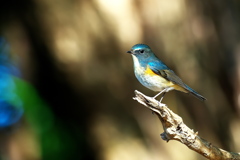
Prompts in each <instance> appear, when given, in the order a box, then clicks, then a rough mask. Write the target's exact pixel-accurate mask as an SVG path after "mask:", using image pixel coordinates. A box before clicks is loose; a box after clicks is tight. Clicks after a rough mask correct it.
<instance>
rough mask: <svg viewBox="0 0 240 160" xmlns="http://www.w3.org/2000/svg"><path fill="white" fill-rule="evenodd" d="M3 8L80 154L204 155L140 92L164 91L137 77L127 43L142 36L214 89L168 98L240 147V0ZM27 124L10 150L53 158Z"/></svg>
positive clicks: (191, 120) (206, 134)
mask: <svg viewBox="0 0 240 160" xmlns="http://www.w3.org/2000/svg"><path fill="white" fill-rule="evenodd" d="M0 14H1V15H0V22H1V23H0V24H1V26H0V29H1V33H2V35H4V36H5V37H6V38H7V40H8V41H9V43H10V45H11V49H12V52H13V53H15V54H17V55H19V57H20V65H21V70H22V72H23V77H24V79H25V80H26V81H28V82H30V83H31V84H32V85H33V86H34V87H35V88H36V89H37V91H38V93H39V94H40V96H41V98H42V99H43V100H44V101H46V103H47V104H48V105H49V107H50V109H51V111H52V112H53V114H54V116H55V118H56V121H57V123H60V125H62V129H63V130H68V131H69V132H68V133H69V134H70V135H71V137H72V140H71V141H73V142H74V146H75V147H74V148H75V149H74V150H72V152H71V153H70V154H69V155H71V158H72V159H73V158H76V159H96V160H118V159H121V160H122V159H124V160H135V159H138V160H148V159H151V160H155V159H156V160H165V159H168V160H186V159H196V160H201V159H204V158H203V157H201V156H200V155H198V154H197V153H195V152H193V151H191V150H189V149H188V148H187V147H185V146H184V145H182V144H180V143H179V142H175V141H170V142H169V143H166V142H164V141H163V140H161V138H160V133H161V132H163V130H162V128H161V124H160V122H159V121H158V119H157V118H156V116H155V115H153V114H152V113H151V111H149V110H147V109H146V108H144V107H142V106H141V105H140V104H138V103H137V102H136V101H134V100H133V99H132V97H133V96H134V90H135V89H137V90H139V91H141V92H143V93H144V94H146V95H149V96H153V95H155V94H156V93H154V92H153V91H150V90H148V89H146V88H145V87H143V86H141V84H140V83H139V82H138V81H137V80H136V78H135V77H134V73H133V64H132V58H131V56H130V55H128V54H127V53H126V51H128V50H129V49H130V48H131V47H132V46H133V45H134V44H136V43H146V44H148V45H149V46H150V47H151V48H152V50H153V51H154V52H155V54H156V55H157V56H158V57H159V58H161V60H162V61H163V62H165V63H166V64H167V65H168V66H169V67H170V68H171V69H172V70H174V71H175V72H176V73H177V75H178V76H179V77H181V79H182V80H183V81H184V82H185V83H186V84H188V85H189V86H190V87H192V88H193V89H194V90H196V91H198V92H199V93H200V94H202V95H203V96H204V97H206V98H207V101H205V102H201V101H199V100H198V99H196V98H194V97H192V96H190V95H187V94H183V93H180V92H175V91H173V92H170V93H168V94H166V96H165V98H164V100H163V102H164V103H166V104H167V105H168V106H169V107H170V108H171V109H172V110H173V111H175V112H176V113H177V114H179V115H180V116H181V117H182V118H183V120H184V122H185V123H186V124H187V125H188V126H189V127H191V128H193V129H194V130H195V131H198V132H199V135H200V136H201V137H203V138H204V139H207V140H208V141H210V142H212V143H213V144H214V145H217V146H219V147H221V148H223V149H225V150H229V151H233V152H237V151H238V152H239V151H240V143H239V142H240V139H239V135H240V125H239V123H240V121H239V115H240V83H239V82H240V45H239V44H240V43H239V37H240V30H239V28H240V23H239V22H240V19H239V17H240V3H239V1H234V0H233V1H224V0H221V1H217V0H213V1H208V0H201V1H200V0H198V1H190V0H168V1H165V0H150V1H143V0H136V1H133V0H115V1H111V0H93V1H88V0H58V1H56V0H22V1H17V0H9V1H7V0H5V1H2V2H1V5H0ZM39 116H43V117H44V115H39ZM25 129H26V130H25ZM27 130H28V128H27V127H25V128H24V129H22V130H21V131H19V132H16V134H15V135H14V137H12V139H14V138H15V139H16V137H18V138H17V139H21V140H19V141H16V142H15V143H17V144H15V145H12V146H15V148H14V149H11V147H10V149H11V150H15V152H10V151H8V152H7V153H8V154H9V155H8V156H9V157H15V158H12V159H14V160H26V159H44V156H43V155H42V154H41V150H40V149H39V148H41V147H39V146H38V145H39V144H38V139H37V138H36V136H35V135H34V132H31V131H30V132H29V133H28V134H29V135H31V136H30V138H29V137H26V136H22V137H21V133H23V132H28V131H27ZM24 138H25V139H31V140H28V141H24ZM10 139H11V138H10ZM9 141H10V142H11V143H14V141H13V140H12V141H11V140H9ZM10 142H9V143H10ZM25 142H29V143H34V146H35V148H34V149H32V150H31V151H28V150H27V149H24V146H25V145H24V144H23V143H25ZM9 146H11V145H9ZM27 146H29V145H26V146H25V147H27ZM23 152H24V153H23ZM11 154H12V155H11ZM27 157H28V158H27ZM29 157H35V158H29ZM68 158H69V157H67V158H66V159H68ZM45 159H47V158H45ZM52 159H54V158H52Z"/></svg>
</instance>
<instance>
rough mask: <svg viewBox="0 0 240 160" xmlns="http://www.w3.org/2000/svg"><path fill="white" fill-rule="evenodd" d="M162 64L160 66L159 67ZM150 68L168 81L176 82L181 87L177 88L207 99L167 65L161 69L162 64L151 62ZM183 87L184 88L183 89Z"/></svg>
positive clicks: (201, 98)
mask: <svg viewBox="0 0 240 160" xmlns="http://www.w3.org/2000/svg"><path fill="white" fill-rule="evenodd" d="M159 65H160V67H159ZM148 66H149V68H150V69H151V70H152V71H153V72H154V73H155V74H157V75H159V76H161V77H163V78H165V79H166V80H168V81H171V82H172V83H174V84H175V85H177V86H179V87H180V88H178V87H177V88H178V89H177V88H175V87H174V88H175V89H177V90H179V91H183V92H184V90H185V91H187V92H190V93H191V94H193V95H194V96H196V97H197V98H199V99H200V100H202V101H203V100H206V98H205V97H203V96H202V95H200V94H199V93H197V92H196V91H194V90H193V89H192V88H190V87H189V86H187V85H186V84H185V83H183V81H182V80H181V79H180V78H179V77H178V76H177V75H176V74H175V73H174V72H173V71H172V70H170V69H169V68H168V67H167V66H166V65H165V66H164V67H165V68H164V69H161V68H162V66H161V64H156V63H149V64H148ZM182 89H183V90H182Z"/></svg>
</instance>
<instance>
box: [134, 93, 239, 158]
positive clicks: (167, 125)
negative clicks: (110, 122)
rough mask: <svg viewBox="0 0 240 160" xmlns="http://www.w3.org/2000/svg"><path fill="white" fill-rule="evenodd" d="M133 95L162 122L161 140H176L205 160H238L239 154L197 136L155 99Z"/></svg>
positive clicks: (142, 95) (180, 119)
mask: <svg viewBox="0 0 240 160" xmlns="http://www.w3.org/2000/svg"><path fill="white" fill-rule="evenodd" d="M135 94H136V97H134V98H133V99H134V100H136V101H138V102H139V103H141V104H143V105H144V106H146V107H147V108H149V109H150V110H152V111H153V112H155V113H156V115H157V116H158V118H159V120H160V121H161V122H162V126H163V129H164V132H163V133H162V134H161V137H162V139H163V140H165V141H167V142H168V141H169V140H177V141H179V142H181V143H183V144H185V145H186V146H188V148H190V149H192V150H194V151H196V152H198V153H199V154H201V155H203V156H204V157H206V158H207V159H211V160H240V153H234V152H228V151H225V150H223V149H221V148H218V147H216V146H214V145H212V144H211V143H210V142H208V141H206V140H204V139H202V138H201V137H200V136H198V132H194V131H193V130H192V129H190V128H189V127H188V126H186V125H185V124H184V123H183V120H182V118H181V117H180V116H178V115H177V114H175V113H173V111H171V110H170V109H169V108H168V107H167V106H166V105H165V104H163V103H159V101H157V100H156V99H154V98H152V97H148V96H146V95H144V94H142V93H141V92H139V91H135Z"/></svg>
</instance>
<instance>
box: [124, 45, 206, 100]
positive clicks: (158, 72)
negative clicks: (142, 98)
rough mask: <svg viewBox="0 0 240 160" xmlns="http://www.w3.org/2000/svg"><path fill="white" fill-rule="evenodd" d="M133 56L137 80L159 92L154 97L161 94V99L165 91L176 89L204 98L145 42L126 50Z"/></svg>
mask: <svg viewBox="0 0 240 160" xmlns="http://www.w3.org/2000/svg"><path fill="white" fill-rule="evenodd" d="M127 53H130V54H131V55H132V57H133V63H134V73H135V76H136V77H137V79H138V81H139V82H140V83H141V84H142V85H143V86H145V87H147V88H149V89H151V90H153V91H157V92H159V93H158V94H157V95H156V96H154V98H156V97H157V96H159V95H160V94H162V93H163V94H162V97H161V99H160V102H161V101H162V99H163V97H164V95H165V93H166V92H169V91H171V90H177V91H181V92H184V93H191V94H192V95H194V96H195V97H197V98H198V99H200V100H202V101H203V100H206V98H204V97H203V96H202V95H200V94H199V93H197V92H196V91H194V90H193V89H192V88H190V87H189V86H187V85H186V84H185V83H183V81H182V80H181V79H180V78H179V77H178V76H177V75H176V74H175V73H174V72H173V71H172V70H171V69H169V68H168V66H167V65H166V64H164V63H163V62H162V61H161V60H160V59H158V58H157V57H156V55H155V54H154V53H153V52H152V50H151V48H150V47H149V46H148V45H146V44H136V45H134V46H133V47H132V48H131V51H127Z"/></svg>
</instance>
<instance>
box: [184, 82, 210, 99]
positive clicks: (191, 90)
mask: <svg viewBox="0 0 240 160" xmlns="http://www.w3.org/2000/svg"><path fill="white" fill-rule="evenodd" d="M186 88H187V90H188V91H189V93H191V94H192V95H194V96H195V97H196V98H198V99H200V100H201V101H205V100H207V99H206V98H205V97H203V96H202V95H200V94H199V93H197V92H196V91H194V90H193V89H192V88H190V87H189V86H187V85H186Z"/></svg>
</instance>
